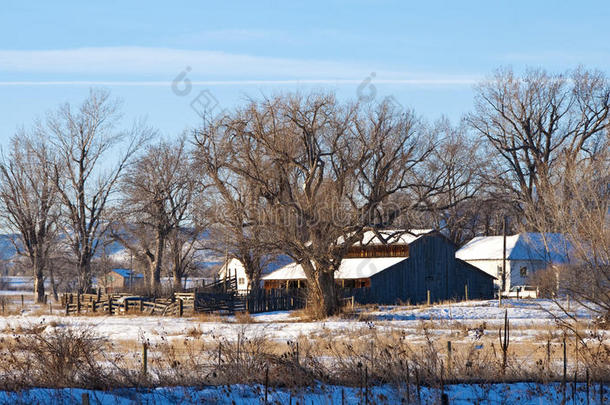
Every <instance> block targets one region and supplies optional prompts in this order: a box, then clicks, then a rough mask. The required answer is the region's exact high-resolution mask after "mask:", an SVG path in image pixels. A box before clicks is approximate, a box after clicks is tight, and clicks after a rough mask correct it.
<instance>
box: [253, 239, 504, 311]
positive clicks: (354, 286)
mask: <svg viewBox="0 0 610 405" xmlns="http://www.w3.org/2000/svg"><path fill="white" fill-rule="evenodd" d="M384 232H388V233H389V232H391V233H392V234H397V235H399V236H397V237H396V238H394V239H393V238H392V237H388V238H384V239H387V240H384V241H378V240H375V238H376V236H373V235H368V236H367V235H365V238H364V240H363V242H362V243H359V244H357V245H355V246H354V247H353V248H352V249H350V251H349V253H348V255H347V257H346V258H345V259H343V261H342V262H341V266H340V267H339V270H338V271H337V272H336V273H335V280H336V283H337V285H338V287H339V288H340V289H342V290H343V291H342V293H343V294H344V295H354V296H355V297H356V299H357V301H358V302H360V303H377V304H395V303H398V302H410V303H413V304H414V303H423V302H426V301H427V299H428V292H429V294H430V301H431V302H437V301H442V300H448V299H458V300H460V299H464V298H466V294H468V298H469V299H491V298H493V283H494V279H495V277H494V276H492V275H490V274H488V273H486V272H484V271H482V270H480V269H479V268H477V267H475V266H473V265H471V264H468V263H466V262H465V261H462V260H460V259H457V258H456V257H455V253H456V251H457V246H456V245H455V244H453V243H452V242H451V241H450V240H449V239H447V238H446V237H445V236H444V235H442V234H441V233H439V232H436V231H416V232H409V233H402V234H400V233H399V232H398V231H384ZM367 238H368V241H367ZM263 282H264V287H265V289H274V288H288V289H291V288H306V284H307V283H306V278H305V274H304V272H303V269H302V268H301V266H299V265H297V264H295V263H291V264H288V265H286V266H284V267H282V268H280V269H278V270H276V271H274V272H273V273H270V274H268V275H266V276H264V277H263Z"/></svg>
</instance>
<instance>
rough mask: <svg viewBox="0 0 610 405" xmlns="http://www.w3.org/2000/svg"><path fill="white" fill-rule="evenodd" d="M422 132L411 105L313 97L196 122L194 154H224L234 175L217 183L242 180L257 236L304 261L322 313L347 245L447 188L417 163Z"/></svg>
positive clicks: (423, 145)
mask: <svg viewBox="0 0 610 405" xmlns="http://www.w3.org/2000/svg"><path fill="white" fill-rule="evenodd" d="M424 135H429V134H428V133H425V132H424V129H423V127H422V125H421V124H420V122H419V120H418V119H417V117H416V116H415V115H414V114H413V113H412V112H410V111H407V112H402V111H396V110H394V109H392V108H391V106H389V105H388V104H382V105H379V106H376V107H375V108H374V109H372V110H365V109H364V108H363V107H362V106H359V105H350V104H341V103H339V102H337V101H336V100H335V98H334V96H332V95H316V94H314V95H310V96H308V97H303V96H299V95H291V96H284V97H277V98H274V99H268V100H263V101H261V102H252V103H251V104H250V105H248V106H247V107H246V108H244V109H242V110H239V111H237V112H235V114H232V115H230V116H228V117H226V118H225V119H223V120H221V122H219V123H216V125H211V126H208V127H206V128H204V129H202V130H201V131H200V132H199V133H198V134H197V142H198V144H199V153H200V154H201V155H205V154H214V153H218V151H223V153H225V151H228V152H226V153H228V155H229V157H228V158H226V159H225V163H224V164H225V165H226V167H227V169H228V170H230V171H231V173H232V174H234V175H235V176H234V178H228V180H223V182H225V181H229V182H232V183H231V184H232V185H233V186H234V187H235V184H236V183H235V182H243V185H244V187H246V190H247V194H246V195H247V196H249V200H248V201H247V206H248V207H249V208H248V209H249V210H250V212H254V211H256V212H257V218H251V219H250V221H255V224H256V227H257V228H256V229H257V231H256V235H257V237H258V238H259V239H262V240H265V241H267V243H268V244H270V245H272V246H274V247H275V249H277V251H282V252H285V253H286V254H288V255H289V256H291V257H292V258H293V259H294V260H295V261H296V262H297V263H298V264H300V265H301V266H302V267H303V269H304V272H305V275H306V277H307V280H308V292H309V294H310V297H309V299H310V303H311V308H312V310H314V311H315V314H316V315H318V316H327V315H329V314H332V313H334V312H335V311H336V309H337V295H336V291H335V282H334V273H335V271H336V270H337V269H338V268H339V265H340V263H341V260H342V258H343V257H344V255H345V254H346V252H347V249H349V247H350V246H352V245H353V244H354V243H355V242H357V241H359V240H361V239H362V237H363V234H364V232H365V231H367V230H371V229H378V228H380V227H384V226H388V225H389V224H391V223H392V221H393V220H394V219H395V218H396V217H398V216H399V215H400V214H401V213H404V212H405V211H408V210H410V209H420V208H423V207H425V206H426V205H427V204H429V203H432V202H434V201H435V200H438V197H439V195H440V194H441V191H443V190H442V189H443V188H444V187H445V186H446V185H447V181H446V178H443V176H439V175H437V174H433V173H427V172H425V171H424V170H423V165H422V162H423V161H424V160H425V159H426V158H427V157H428V156H429V155H430V153H431V151H432V149H433V146H434V142H433V139H430V138H429V137H427V136H424ZM237 184H238V185H239V183H237ZM399 197H400V198H399ZM425 203H426V204H425Z"/></svg>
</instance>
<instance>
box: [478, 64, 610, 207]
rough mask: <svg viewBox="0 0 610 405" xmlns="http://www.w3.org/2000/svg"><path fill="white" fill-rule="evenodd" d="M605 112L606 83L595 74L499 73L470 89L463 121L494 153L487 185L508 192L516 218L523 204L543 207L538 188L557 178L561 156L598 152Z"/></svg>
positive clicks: (609, 102) (609, 94) (609, 89)
mask: <svg viewBox="0 0 610 405" xmlns="http://www.w3.org/2000/svg"><path fill="white" fill-rule="evenodd" d="M609 112H610V85H609V84H608V80H607V78H606V77H605V75H604V74H603V73H601V72H597V71H586V70H583V69H578V70H575V71H572V72H566V73H563V74H551V73H548V72H546V71H544V70H541V69H535V70H528V71H527V72H526V73H525V74H523V75H517V74H515V73H514V72H513V71H512V70H510V69H500V70H498V71H497V72H496V74H495V75H494V76H493V77H491V78H490V79H489V80H486V81H483V82H481V83H480V84H479V85H478V86H477V87H476V92H475V111H474V112H473V113H472V114H470V115H468V117H467V121H468V123H469V124H470V125H471V127H472V128H474V129H475V131H477V132H478V133H479V134H480V135H481V136H482V138H483V139H484V140H485V141H486V142H487V143H488V145H490V147H491V148H492V150H493V151H494V152H495V154H496V155H495V162H496V165H497V167H499V168H500V169H501V170H499V171H498V172H493V173H492V176H489V179H490V181H492V182H493V183H495V184H496V186H497V188H498V189H499V190H501V191H504V190H506V191H508V193H507V194H508V195H509V196H510V198H511V199H512V200H513V201H514V202H515V204H516V206H517V208H518V211H520V212H519V214H521V215H522V214H523V213H524V211H523V208H524V205H529V206H531V205H532V204H533V205H536V206H537V210H538V211H539V212H543V211H544V210H545V209H546V208H545V202H544V198H543V197H544V196H543V194H542V193H540V192H539V190H541V189H542V188H545V187H547V185H548V184H547V183H549V182H550V183H552V182H554V181H557V180H558V178H559V176H560V174H561V170H560V169H561V160H562V157H564V156H565V157H567V158H568V161H576V160H578V159H581V158H583V157H586V156H591V155H594V154H595V153H597V152H598V151H599V145H600V139H602V138H603V136H604V131H605V130H606V128H607V126H608V118H609ZM550 183H549V184H550Z"/></svg>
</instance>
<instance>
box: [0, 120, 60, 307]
mask: <svg viewBox="0 0 610 405" xmlns="http://www.w3.org/2000/svg"><path fill="white" fill-rule="evenodd" d="M51 162H52V152H51V150H50V148H49V145H48V144H47V142H46V141H45V139H44V138H43V137H42V136H40V134H39V133H37V131H33V133H26V132H25V131H22V132H20V133H18V134H16V135H15V136H14V137H13V138H12V139H11V144H10V149H9V152H8V154H7V155H6V156H3V157H2V161H1V162H0V215H1V217H2V219H3V220H4V221H3V222H4V225H5V226H6V227H7V229H11V230H13V231H15V232H16V233H17V234H18V235H19V238H18V240H17V243H15V247H16V249H17V253H18V254H20V255H22V256H24V257H26V258H27V260H28V262H29V265H30V266H31V268H32V270H33V271H32V273H33V275H34V295H35V297H36V302H38V303H40V302H43V301H44V297H45V287H44V280H45V277H46V276H48V274H47V273H48V271H49V268H50V267H49V265H50V263H49V259H50V255H51V252H52V250H53V248H54V247H55V246H56V244H57V236H58V235H57V218H58V213H59V209H58V202H59V196H58V193H57V190H56V188H55V185H54V182H53V168H52V163H51Z"/></svg>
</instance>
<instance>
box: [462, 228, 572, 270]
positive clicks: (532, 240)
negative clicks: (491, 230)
mask: <svg viewBox="0 0 610 405" xmlns="http://www.w3.org/2000/svg"><path fill="white" fill-rule="evenodd" d="M502 246H503V236H477V237H476V238H474V239H472V240H471V241H470V242H468V243H466V244H465V245H464V246H463V247H462V248H461V249H459V250H458V251H457V252H456V254H455V256H456V257H457V258H458V259H462V260H501V259H502ZM569 250H570V245H569V242H567V241H566V239H565V238H564V236H563V235H562V234H559V233H546V234H541V233H520V234H517V235H511V236H506V258H507V259H508V260H540V261H546V262H552V263H566V262H568V261H569Z"/></svg>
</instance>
